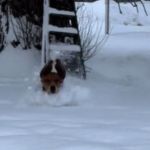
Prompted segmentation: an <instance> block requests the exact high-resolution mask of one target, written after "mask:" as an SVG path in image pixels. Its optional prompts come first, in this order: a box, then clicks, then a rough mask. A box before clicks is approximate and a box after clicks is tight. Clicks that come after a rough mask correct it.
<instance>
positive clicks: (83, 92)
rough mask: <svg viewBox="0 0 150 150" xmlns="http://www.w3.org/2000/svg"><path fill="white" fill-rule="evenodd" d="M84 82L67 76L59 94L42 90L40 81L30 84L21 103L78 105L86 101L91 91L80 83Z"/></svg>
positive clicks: (57, 105) (56, 105)
mask: <svg viewBox="0 0 150 150" xmlns="http://www.w3.org/2000/svg"><path fill="white" fill-rule="evenodd" d="M79 82H82V81H81V80H79V79H74V78H69V77H68V78H67V79H66V80H65V82H64V85H63V87H62V88H61V89H60V91H59V93H57V94H47V93H45V92H43V91H42V90H41V85H40V82H39V81H38V82H36V83H38V84H33V85H35V86H28V89H27V92H26V93H25V96H23V99H22V101H21V103H20V104H21V105H24V106H26V105H27V106H28V105H34V106H38V105H39V106H55V107H59V106H77V105H79V103H82V102H83V101H85V100H86V99H87V98H88V96H89V94H90V92H89V90H88V88H86V87H84V86H82V85H81V84H78V83H79Z"/></svg>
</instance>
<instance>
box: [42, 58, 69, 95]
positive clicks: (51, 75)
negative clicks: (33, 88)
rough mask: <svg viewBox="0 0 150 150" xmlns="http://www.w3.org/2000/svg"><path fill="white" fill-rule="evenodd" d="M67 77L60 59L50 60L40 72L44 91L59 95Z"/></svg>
mask: <svg viewBox="0 0 150 150" xmlns="http://www.w3.org/2000/svg"><path fill="white" fill-rule="evenodd" d="M65 76H66V71H65V67H64V65H63V64H62V62H61V61H60V59H56V60H50V61H49V62H48V63H47V64H46V65H45V66H44V67H43V68H42V70H41V72H40V78H41V83H42V88H43V91H45V92H47V93H57V92H58V91H59V88H60V87H61V85H62V84H63V81H64V79H65Z"/></svg>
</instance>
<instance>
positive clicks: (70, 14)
mask: <svg viewBox="0 0 150 150" xmlns="http://www.w3.org/2000/svg"><path fill="white" fill-rule="evenodd" d="M48 10H49V11H48V12H49V13H50V14H61V15H68V16H75V13H74V12H72V11H64V10H57V9H55V8H50V9H48Z"/></svg>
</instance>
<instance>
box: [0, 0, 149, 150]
mask: <svg viewBox="0 0 150 150" xmlns="http://www.w3.org/2000/svg"><path fill="white" fill-rule="evenodd" d="M87 7H88V9H90V10H91V11H93V12H94V14H95V15H97V16H98V18H99V20H100V21H102V20H104V2H103V1H98V2H95V3H93V4H92V5H89V4H87ZM146 7H147V10H148V12H149V16H146V15H144V12H141V13H140V14H139V15H137V14H136V10H135V12H134V11H133V12H131V13H130V14H129V13H127V12H128V11H129V10H130V9H131V7H130V5H127V4H125V5H122V10H123V12H124V14H123V15H120V14H119V13H118V7H117V5H115V4H114V2H112V3H111V12H112V15H111V28H112V29H111V35H110V36H109V38H108V40H107V41H106V43H105V45H104V47H103V48H99V49H98V50H97V55H96V56H95V57H93V58H92V59H91V60H90V61H89V62H88V64H87V65H88V66H89V67H90V68H91V72H90V73H89V74H88V79H87V80H86V81H82V80H80V79H77V78H74V77H70V76H69V75H68V76H67V78H66V80H65V83H64V87H63V89H62V90H61V91H60V93H59V94H57V95H47V94H44V93H43V92H42V91H41V86H40V82H39V76H38V75H39V71H40V69H41V68H40V63H41V57H40V53H39V52H38V51H36V50H21V49H19V48H18V49H14V48H12V47H11V46H10V45H9V46H8V47H7V48H6V49H5V50H4V51H2V53H0V149H1V150H149V149H150V144H149V141H150V120H149V118H150V109H149V107H150V92H149V91H150V90H149V89H150V3H149V2H147V4H146ZM140 9H141V10H143V9H142V8H140ZM135 18H136V19H135ZM135 22H137V23H138V22H140V23H142V26H138V25H136V23H135ZM126 23H127V24H126Z"/></svg>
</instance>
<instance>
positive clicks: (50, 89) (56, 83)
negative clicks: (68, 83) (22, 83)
mask: <svg viewBox="0 0 150 150" xmlns="http://www.w3.org/2000/svg"><path fill="white" fill-rule="evenodd" d="M41 82H42V84H43V90H44V91H46V92H47V93H53V94H54V93H57V92H58V91H59V88H60V85H61V83H62V80H61V78H60V77H59V76H58V74H56V73H51V74H48V75H46V76H44V77H43V78H42V79H41Z"/></svg>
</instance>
